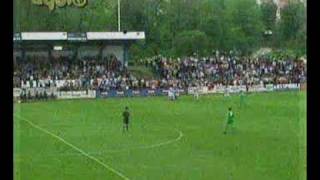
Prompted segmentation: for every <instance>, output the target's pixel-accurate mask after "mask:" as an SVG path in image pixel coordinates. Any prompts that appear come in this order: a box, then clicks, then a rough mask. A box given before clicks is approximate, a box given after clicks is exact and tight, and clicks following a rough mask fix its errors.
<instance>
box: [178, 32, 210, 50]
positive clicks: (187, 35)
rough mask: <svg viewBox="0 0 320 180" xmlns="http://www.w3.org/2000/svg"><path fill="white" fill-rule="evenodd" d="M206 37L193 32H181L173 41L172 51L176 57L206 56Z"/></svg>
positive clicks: (202, 33)
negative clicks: (173, 50)
mask: <svg viewBox="0 0 320 180" xmlns="http://www.w3.org/2000/svg"><path fill="white" fill-rule="evenodd" d="M207 47H208V37H207V35H206V34H205V33H204V32H201V31H198V30H193V31H183V32H181V33H179V34H178V35H177V36H176V37H175V39H174V49H175V53H176V55H178V56H186V55H192V54H194V53H196V54H199V55H205V54H207V53H208V52H207V50H208V49H207Z"/></svg>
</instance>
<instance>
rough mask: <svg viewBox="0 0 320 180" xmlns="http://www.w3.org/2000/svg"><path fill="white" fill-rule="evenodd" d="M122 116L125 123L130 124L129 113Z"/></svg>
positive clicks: (125, 112) (126, 112)
mask: <svg viewBox="0 0 320 180" xmlns="http://www.w3.org/2000/svg"><path fill="white" fill-rule="evenodd" d="M122 116H123V122H124V123H126V124H128V123H129V117H130V113H129V111H124V112H123V113H122Z"/></svg>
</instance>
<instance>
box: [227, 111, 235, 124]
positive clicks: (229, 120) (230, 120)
mask: <svg viewBox="0 0 320 180" xmlns="http://www.w3.org/2000/svg"><path fill="white" fill-rule="evenodd" d="M233 122H234V113H233V112H232V111H229V112H228V124H231V123H233Z"/></svg>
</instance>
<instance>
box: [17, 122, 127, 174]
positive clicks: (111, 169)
mask: <svg viewBox="0 0 320 180" xmlns="http://www.w3.org/2000/svg"><path fill="white" fill-rule="evenodd" d="M16 117H18V118H20V119H21V120H23V121H26V122H27V123H29V124H30V125H31V126H32V127H34V128H36V129H38V130H40V131H42V132H44V133H46V134H49V135H50V136H52V137H54V138H56V139H58V140H59V141H61V142H63V143H64V144H66V145H68V146H70V147H71V148H73V149H75V150H76V151H78V152H79V153H81V154H82V155H84V156H86V157H88V158H89V159H91V160H94V161H95V162H97V163H98V164H100V165H101V166H103V167H104V168H106V169H107V170H109V171H111V172H113V173H115V174H116V175H118V176H120V177H121V178H122V179H125V180H129V178H128V177H126V176H125V175H123V174H122V173H120V172H119V171H117V170H115V169H114V168H112V167H110V166H109V165H107V164H105V163H103V162H101V161H100V160H99V159H97V158H95V157H93V156H91V155H89V154H88V153H86V152H84V151H83V150H81V149H80V148H78V147H76V146H75V145H73V144H71V143H69V142H67V141H66V140H64V139H63V138H61V137H59V136H57V135H55V134H53V133H51V132H50V131H48V130H46V129H44V128H42V127H40V126H38V125H36V124H34V123H32V122H31V121H29V120H27V119H26V118H22V117H19V116H16Z"/></svg>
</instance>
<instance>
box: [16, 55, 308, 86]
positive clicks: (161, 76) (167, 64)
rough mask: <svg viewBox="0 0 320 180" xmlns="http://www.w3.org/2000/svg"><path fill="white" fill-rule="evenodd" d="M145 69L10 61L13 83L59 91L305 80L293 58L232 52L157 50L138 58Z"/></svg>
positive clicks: (111, 61) (109, 62)
mask: <svg viewBox="0 0 320 180" xmlns="http://www.w3.org/2000/svg"><path fill="white" fill-rule="evenodd" d="M139 63H140V64H144V65H145V66H147V67H148V68H151V69H152V70H153V72H154V73H155V74H156V75H157V76H156V77H157V78H154V79H144V78H137V77H135V76H133V74H132V73H130V72H129V71H128V69H127V68H126V67H125V66H122V64H121V62H120V61H118V60H117V59H116V57H114V56H110V57H106V58H102V59H101V58H98V57H84V58H81V59H73V58H71V57H59V58H50V59H48V58H46V57H40V56H37V57H36V56H34V57H27V58H26V59H24V60H23V59H21V58H17V59H16V60H15V61H14V86H15V87H22V86H23V85H24V84H26V82H29V83H30V82H35V84H29V86H31V87H57V83H58V81H59V80H63V81H64V83H63V85H60V86H59V89H60V90H81V89H100V90H102V91H104V90H126V89H133V90H134V89H140V88H152V89H155V88H159V87H160V88H168V87H179V88H186V87H190V86H207V87H209V88H210V87H211V88H212V87H213V86H215V85H254V84H268V83H272V84H281V83H300V82H303V81H305V80H306V64H305V62H304V61H302V60H299V59H290V58H282V59H267V58H251V57H243V56H239V55H235V54H232V53H218V52H216V53H214V54H213V55H211V56H209V57H197V56H191V57H184V58H167V57H163V56H161V55H159V56H155V57H152V58H147V59H141V60H140V61H139Z"/></svg>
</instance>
